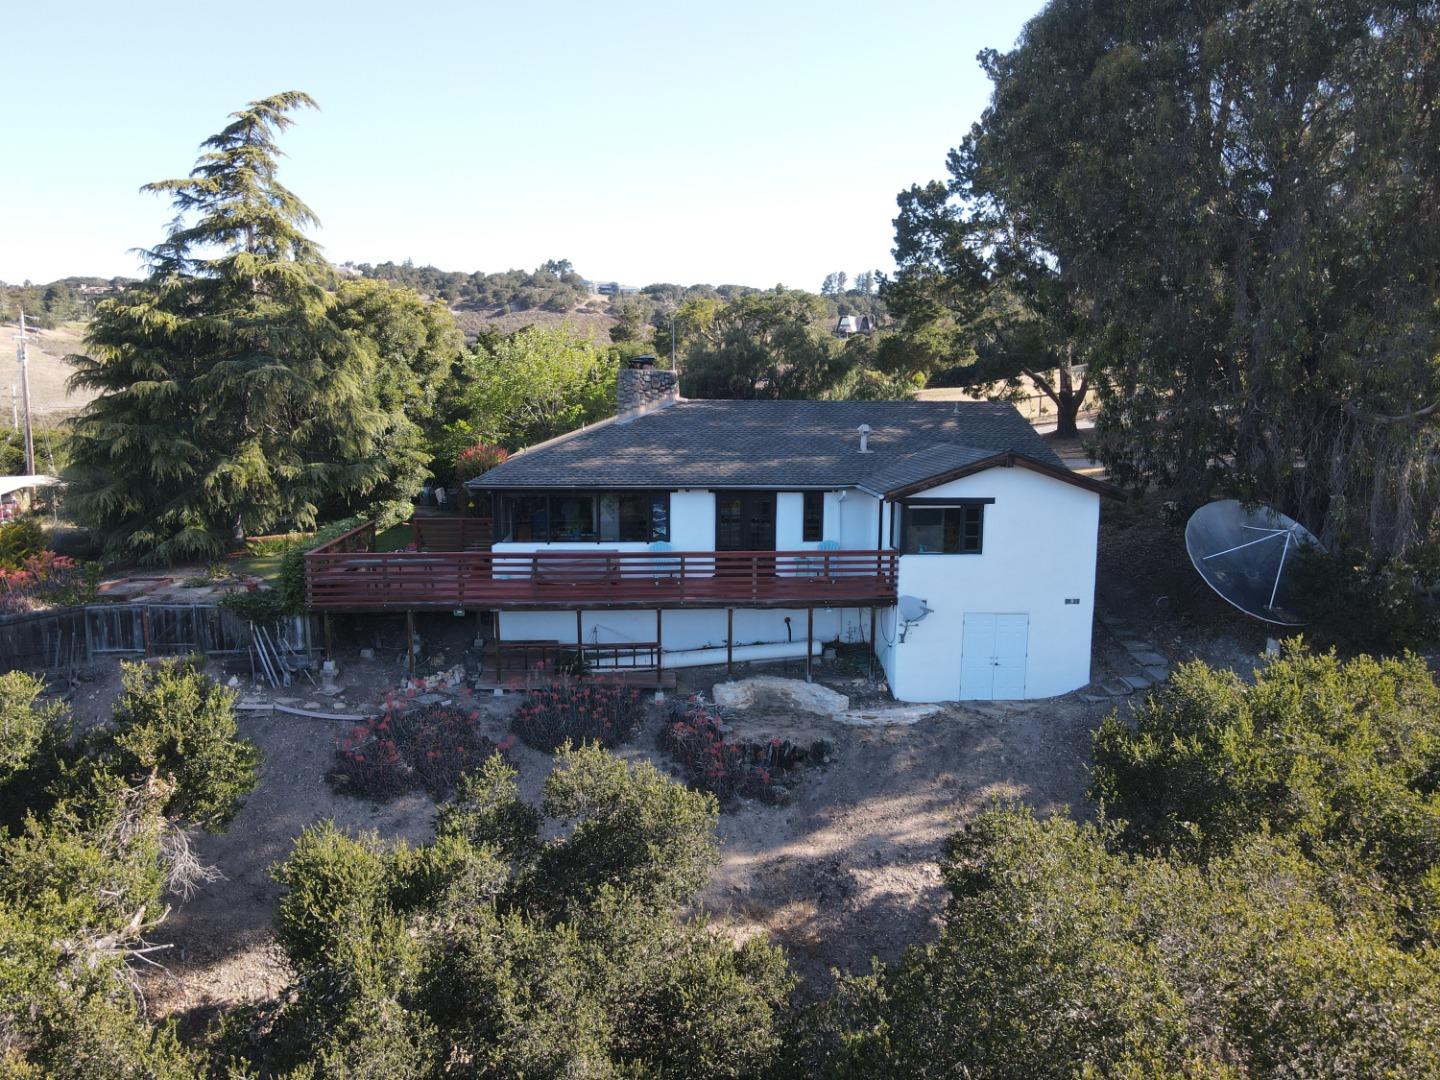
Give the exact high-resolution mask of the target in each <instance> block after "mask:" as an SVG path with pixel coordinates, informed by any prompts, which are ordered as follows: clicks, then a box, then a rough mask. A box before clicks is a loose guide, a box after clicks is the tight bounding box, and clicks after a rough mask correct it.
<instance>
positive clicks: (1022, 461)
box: [860, 450, 1129, 502]
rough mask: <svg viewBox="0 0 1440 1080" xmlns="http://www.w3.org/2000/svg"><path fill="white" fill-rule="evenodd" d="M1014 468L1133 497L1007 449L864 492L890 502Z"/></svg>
mask: <svg viewBox="0 0 1440 1080" xmlns="http://www.w3.org/2000/svg"><path fill="white" fill-rule="evenodd" d="M1011 468H1019V469H1029V470H1030V471H1032V472H1037V473H1039V474H1040V475H1042V476H1048V477H1050V478H1051V479H1052V480H1059V481H1060V482H1061V483H1062V484H1072V485H1074V486H1075V487H1079V488H1084V489H1085V490H1086V491H1093V492H1094V493H1095V494H1096V495H1100V496H1102V497H1103V498H1107V499H1118V500H1119V501H1121V502H1124V501H1126V500H1127V499H1128V498H1129V496H1128V495H1127V494H1126V493H1125V491H1124V490H1123V489H1122V488H1119V487H1116V486H1115V485H1114V484H1111V483H1109V482H1108V481H1105V480H1096V479H1095V478H1094V477H1091V476H1085V475H1083V474H1081V473H1077V472H1074V471H1072V470H1070V469H1067V468H1065V466H1063V465H1051V464H1050V463H1049V462H1046V461H1040V460H1038V459H1036V458H1032V457H1030V456H1028V455H1026V454H1021V453H1017V452H1016V451H1013V450H1007V451H1004V452H1002V453H998V454H994V455H992V456H990V457H988V458H983V459H981V460H980V461H974V462H971V463H970V464H968V465H962V466H960V467H958V468H954V469H946V470H945V471H943V472H938V473H936V474H934V475H933V476H928V477H926V478H925V479H924V480H916V481H912V482H911V483H909V484H902V485H899V486H898V487H894V488H891V489H889V490H888V491H883V492H880V491H874V490H872V489H869V488H865V487H863V486H862V487H861V489H860V490H862V491H865V492H866V493H867V494H870V495H874V496H875V497H876V498H877V499H885V500H887V501H890V502H894V501H897V500H900V499H904V498H905V497H906V496H908V495H915V494H918V493H919V492H922V491H929V490H930V489H931V488H936V487H939V486H940V485H942V484H948V483H950V482H951V481H952V480H961V479H963V478H965V477H967V476H973V475H975V474H976V473H980V472H985V471H987V470H989V469H1011Z"/></svg>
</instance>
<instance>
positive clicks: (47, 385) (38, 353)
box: [0, 322, 95, 424]
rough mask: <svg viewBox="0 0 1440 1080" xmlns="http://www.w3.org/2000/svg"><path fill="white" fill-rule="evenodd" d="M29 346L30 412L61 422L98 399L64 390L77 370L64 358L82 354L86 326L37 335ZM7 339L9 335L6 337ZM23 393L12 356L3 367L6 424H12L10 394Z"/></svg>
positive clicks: (0, 399)
mask: <svg viewBox="0 0 1440 1080" xmlns="http://www.w3.org/2000/svg"><path fill="white" fill-rule="evenodd" d="M33 333H34V340H32V341H31V342H30V349H29V354H30V409H31V411H32V412H33V413H34V414H35V415H36V416H37V417H39V416H47V417H50V418H52V419H59V418H61V417H62V416H65V415H68V414H69V413H73V412H75V411H76V410H77V409H79V408H81V407H82V406H83V405H84V404H85V403H86V402H87V401H89V400H90V399H91V398H93V397H94V396H95V394H94V393H93V392H92V391H89V390H81V391H78V392H76V393H74V394H72V393H70V392H69V391H68V390H66V389H65V381H66V380H67V379H69V378H70V376H71V375H72V374H73V373H74V371H75V369H74V368H73V367H71V366H70V364H69V363H68V362H67V361H66V360H65V357H66V356H68V355H70V354H72V353H78V352H83V351H84V348H85V345H84V342H83V340H82V339H83V337H84V334H85V324H84V323H82V322H69V323H66V324H65V325H64V326H60V327H56V328H54V329H51V330H38V331H34V332H33ZM7 336H8V335H7ZM12 387H13V388H14V390H15V393H16V394H17V395H18V394H19V392H20V364H19V361H18V360H16V359H15V354H14V352H9V353H8V356H7V358H6V360H5V361H4V363H3V364H0V409H3V411H4V414H5V420H4V422H5V423H6V424H8V423H9V422H10V391H11V388H12Z"/></svg>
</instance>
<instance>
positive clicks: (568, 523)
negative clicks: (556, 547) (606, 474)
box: [550, 495, 599, 540]
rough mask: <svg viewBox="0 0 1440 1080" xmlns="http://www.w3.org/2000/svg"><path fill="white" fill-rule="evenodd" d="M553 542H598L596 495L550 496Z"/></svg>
mask: <svg viewBox="0 0 1440 1080" xmlns="http://www.w3.org/2000/svg"><path fill="white" fill-rule="evenodd" d="M550 539H551V540H598V539H599V533H597V532H596V530H595V496H594V495H552V496H550Z"/></svg>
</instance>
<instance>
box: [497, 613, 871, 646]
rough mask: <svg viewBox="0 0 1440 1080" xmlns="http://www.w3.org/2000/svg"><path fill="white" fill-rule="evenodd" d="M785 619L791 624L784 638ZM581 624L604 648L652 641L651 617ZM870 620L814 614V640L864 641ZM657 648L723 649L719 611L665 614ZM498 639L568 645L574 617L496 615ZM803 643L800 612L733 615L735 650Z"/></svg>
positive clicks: (611, 616) (585, 618)
mask: <svg viewBox="0 0 1440 1080" xmlns="http://www.w3.org/2000/svg"><path fill="white" fill-rule="evenodd" d="M786 616H788V617H789V619H790V626H789V630H788V633H787V629H786V626H785V618H786ZM580 622H581V626H582V628H583V629H582V632H583V634H584V636H585V640H586V642H589V643H598V644H605V643H609V642H625V641H654V640H655V612H654V611H584V612H581V615H580ZM869 628H870V615H869V612H868V611H861V610H859V609H857V608H844V609H840V608H830V609H827V608H817V609H816V610H815V640H816V641H820V642H824V643H827V644H829V643H832V642H836V641H863V640H865V639H866V638H867V637H868V636H869ZM661 635H662V639H661V648H663V649H664V650H665V651H666V652H688V651H690V650H691V649H706V648H723V647H724V645H725V611H724V609H710V608H704V609H697V608H685V609H680V610H666V612H665V614H664V617H663V618H662V619H661ZM500 636H501V638H502V639H503V640H505V641H521V640H532V641H533V640H539V641H561V642H567V643H568V642H573V641H574V640H575V613H574V612H573V611H506V612H502V613H501V615H500ZM804 640H805V612H804V610H793V611H792V610H784V609H769V608H766V609H755V608H736V609H735V644H736V645H755V644H760V643H765V644H771V643H774V642H782V641H804Z"/></svg>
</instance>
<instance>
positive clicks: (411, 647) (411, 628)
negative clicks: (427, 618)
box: [405, 609, 415, 679]
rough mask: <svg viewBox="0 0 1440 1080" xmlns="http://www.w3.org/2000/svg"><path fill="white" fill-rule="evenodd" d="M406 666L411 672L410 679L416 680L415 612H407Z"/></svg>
mask: <svg viewBox="0 0 1440 1080" xmlns="http://www.w3.org/2000/svg"><path fill="white" fill-rule="evenodd" d="M405 666H406V668H407V669H408V670H409V672H410V678H411V679H414V678H415V612H414V610H413V609H412V610H408V611H406V612H405Z"/></svg>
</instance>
